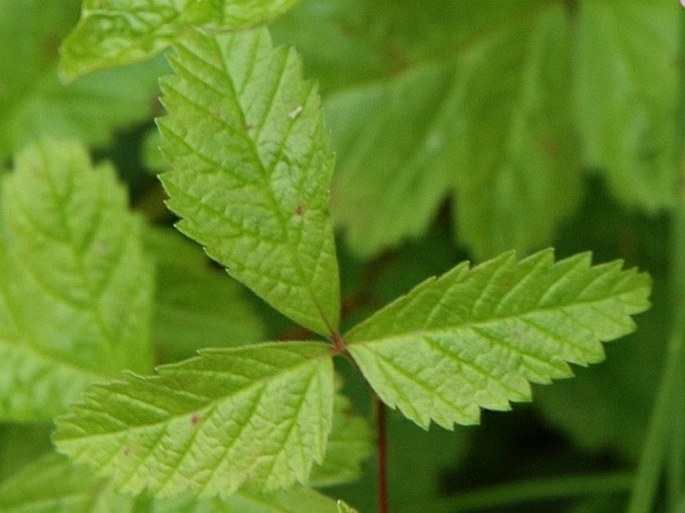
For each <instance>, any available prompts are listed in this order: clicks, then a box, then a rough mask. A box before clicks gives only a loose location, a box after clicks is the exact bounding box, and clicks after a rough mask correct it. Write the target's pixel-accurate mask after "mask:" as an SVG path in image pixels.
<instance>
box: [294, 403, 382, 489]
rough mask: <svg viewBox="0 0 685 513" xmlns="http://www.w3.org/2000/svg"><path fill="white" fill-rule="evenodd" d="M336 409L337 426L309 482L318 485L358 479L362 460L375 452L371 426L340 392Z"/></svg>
mask: <svg viewBox="0 0 685 513" xmlns="http://www.w3.org/2000/svg"><path fill="white" fill-rule="evenodd" d="M333 408H334V409H333V427H332V429H331V434H330V436H329V437H328V445H327V446H326V456H325V457H324V460H323V462H322V463H321V464H320V465H316V466H315V467H314V469H313V470H312V475H311V477H310V478H309V482H308V484H309V485H310V486H314V487H317V488H319V487H323V486H333V485H337V484H341V483H346V482H349V481H354V480H355V479H358V478H359V477H360V476H361V472H362V469H361V464H362V462H363V461H364V460H365V459H366V458H367V457H368V456H369V455H370V454H371V453H372V452H373V443H372V438H373V437H372V434H371V430H370V429H369V425H368V424H367V422H366V420H365V419H364V418H362V417H360V416H359V415H358V414H357V413H356V412H355V411H354V408H353V406H352V403H351V402H350V400H349V399H347V397H345V396H344V395H342V394H337V395H336V396H335V401H334V406H333Z"/></svg>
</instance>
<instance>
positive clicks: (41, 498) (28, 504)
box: [0, 453, 337, 513]
mask: <svg viewBox="0 0 685 513" xmlns="http://www.w3.org/2000/svg"><path fill="white" fill-rule="evenodd" d="M336 510H337V508H336V503H335V501H333V500H332V499H329V498H328V497H325V496H323V495H321V494H319V493H317V492H315V491H313V490H310V489H307V488H294V489H292V490H287V491H283V492H277V493H274V494H263V493H258V492H255V491H254V490H241V491H239V492H237V493H236V494H234V495H232V496H231V497H228V498H226V499H220V498H216V497H215V498H210V499H201V498H198V497H194V496H191V495H186V496H184V497H179V498H175V499H163V500H160V499H151V498H149V497H146V496H139V497H132V496H124V495H120V494H118V493H116V492H115V491H114V489H113V487H112V486H111V483H108V482H107V481H106V480H104V479H103V478H100V477H97V476H96V475H95V474H93V472H91V471H90V469H88V468H87V467H84V466H75V465H73V464H71V463H70V462H69V461H68V460H67V459H66V458H65V457H64V456H60V455H57V454H54V453H53V454H50V455H48V456H45V457H43V458H41V459H39V460H37V461H35V462H34V463H33V464H32V465H30V466H29V467H27V468H25V469H23V470H22V471H21V472H18V473H17V474H15V475H14V476H12V477H11V478H10V479H8V480H6V481H5V482H3V483H0V513H302V512H304V511H311V512H315V513H334V512H335V511H336Z"/></svg>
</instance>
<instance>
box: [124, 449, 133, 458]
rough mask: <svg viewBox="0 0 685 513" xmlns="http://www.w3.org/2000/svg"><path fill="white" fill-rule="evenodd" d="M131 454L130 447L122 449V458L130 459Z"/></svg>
mask: <svg viewBox="0 0 685 513" xmlns="http://www.w3.org/2000/svg"><path fill="white" fill-rule="evenodd" d="M131 454H133V451H132V450H131V448H130V447H124V456H126V457H127V458H130V457H131Z"/></svg>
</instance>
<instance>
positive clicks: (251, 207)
mask: <svg viewBox="0 0 685 513" xmlns="http://www.w3.org/2000/svg"><path fill="white" fill-rule="evenodd" d="M170 60H171V63H172V66H173V68H174V69H175V71H176V75H175V76H172V77H170V78H168V79H166V80H164V82H163V84H162V89H163V91H164V104H165V106H166V107H167V109H168V111H169V115H168V116H167V117H164V118H162V119H160V120H159V127H160V131H161V133H162V136H163V138H164V139H165V142H164V146H163V148H162V149H163V151H164V153H165V154H166V156H167V158H168V160H169V162H170V163H171V165H172V167H173V170H172V171H170V172H167V173H164V174H163V175H161V176H162V182H163V184H164V187H165V189H166V190H167V192H168V194H169V197H170V199H169V201H168V206H169V208H170V209H171V210H173V211H174V212H176V213H177V214H178V215H179V216H181V217H182V220H181V221H180V222H179V223H178V228H179V229H180V230H181V231H182V232H183V233H185V234H186V235H188V236H189V237H191V238H193V239H195V240H196V241H198V242H199V243H201V244H202V245H203V246H204V247H205V249H206V251H207V254H208V255H209V256H210V257H212V258H213V259H215V260H216V261H218V262H220V263H221V264H222V265H224V266H226V267H227V268H228V272H229V274H231V276H233V277H234V278H236V279H237V280H239V281H241V282H243V283H244V284H245V285H247V286H248V287H250V288H251V289H252V290H254V291H255V292H256V293H257V294H258V295H259V296H261V297H262V298H264V299H265V300H266V301H268V302H269V303H270V304H271V305H272V306H274V307H275V308H276V309H277V310H279V311H281V312H283V313H284V314H285V315H287V316H289V317H291V318H292V319H294V320H295V321H297V322H299V323H300V324H302V325H303V326H305V327H306V328H309V329H311V330H313V331H316V332H318V333H321V334H324V335H328V334H330V333H331V332H333V331H335V330H337V325H338V319H339V309H340V307H339V303H340V298H339V280H338V264H337V261H336V256H335V246H334V241H333V231H332V227H331V221H330V217H329V212H328V204H329V187H330V179H331V173H332V170H333V156H332V154H331V152H330V150H329V148H328V142H329V141H328V133H327V132H326V130H325V128H324V126H323V122H322V119H321V112H320V106H319V97H318V95H317V91H316V87H315V86H314V85H312V84H311V83H309V82H305V81H303V80H302V78H301V72H302V70H301V65H300V62H299V60H298V58H297V57H296V55H295V53H294V52H293V51H287V50H284V49H274V48H273V47H272V46H271V41H270V38H269V36H268V33H267V32H266V30H264V29H262V30H256V31H247V32H241V33H237V34H228V35H216V34H213V35H210V34H207V33H203V32H200V31H194V32H192V33H191V34H189V35H188V37H187V38H186V39H185V40H184V41H183V42H179V43H178V45H176V46H175V52H174V55H173V57H172V58H171V59H170Z"/></svg>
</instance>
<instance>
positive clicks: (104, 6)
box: [60, 0, 299, 79]
mask: <svg viewBox="0 0 685 513" xmlns="http://www.w3.org/2000/svg"><path fill="white" fill-rule="evenodd" d="M298 1H299V0H143V1H140V0H84V2H83V9H82V12H81V20H80V21H79V23H78V25H77V26H76V28H75V29H74V30H73V31H72V33H71V34H70V35H69V37H68V38H67V39H66V40H65V41H64V44H63V45H62V62H61V63H60V68H61V71H62V73H63V75H64V76H65V78H69V79H73V78H76V77H78V76H80V75H84V74H86V73H89V72H91V71H94V70H97V69H102V68H109V67H113V66H120V65H122V64H129V63H132V62H138V61H141V60H144V59H147V58H149V57H151V56H153V55H155V54H157V53H159V52H161V51H162V50H163V49H164V48H166V47H167V46H168V45H169V44H171V43H172V42H173V41H175V40H176V39H177V38H178V37H180V36H181V34H182V33H183V32H184V31H185V30H186V29H187V28H188V27H189V26H191V25H202V26H205V27H207V28H213V29H224V30H227V29H228V30H235V29H241V28H245V27H249V26H252V25H257V24H259V23H262V22H264V21H267V20H269V19H271V18H273V17H275V16H277V15H278V14H280V13H282V12H284V11H286V10H288V9H289V8H290V7H292V6H293V5H295V4H296V3H297V2H298Z"/></svg>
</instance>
